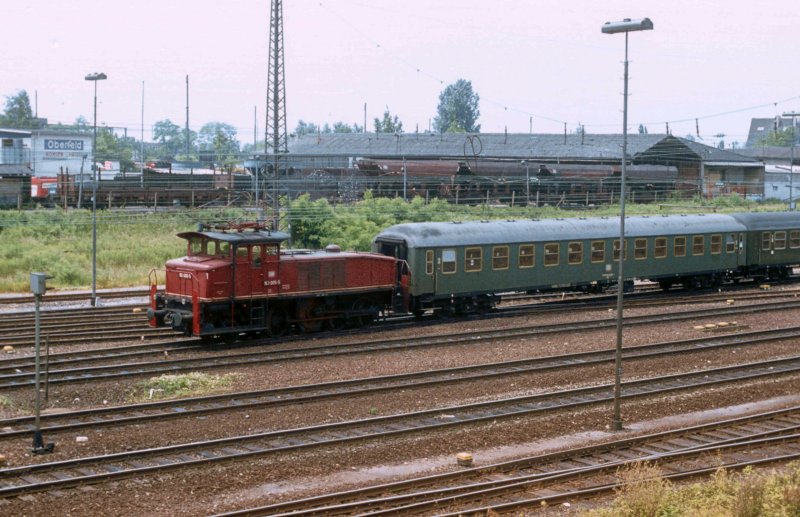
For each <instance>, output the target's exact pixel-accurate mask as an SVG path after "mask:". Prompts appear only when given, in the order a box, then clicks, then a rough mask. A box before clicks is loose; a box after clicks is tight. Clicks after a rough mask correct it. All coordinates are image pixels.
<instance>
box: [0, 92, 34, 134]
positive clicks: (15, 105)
mask: <svg viewBox="0 0 800 517" xmlns="http://www.w3.org/2000/svg"><path fill="white" fill-rule="evenodd" d="M0 124H1V125H3V126H7V127H12V128H19V129H31V128H35V127H37V126H38V122H37V120H36V119H35V118H34V117H33V111H32V110H31V99H30V98H29V97H28V92H26V91H25V90H20V91H18V92H17V94H16V95H7V96H6V109H5V111H4V112H3V114H2V116H0Z"/></svg>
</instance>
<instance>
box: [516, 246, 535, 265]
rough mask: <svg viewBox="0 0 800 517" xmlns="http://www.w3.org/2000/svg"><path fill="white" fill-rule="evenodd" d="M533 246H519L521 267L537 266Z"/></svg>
mask: <svg viewBox="0 0 800 517" xmlns="http://www.w3.org/2000/svg"><path fill="white" fill-rule="evenodd" d="M534 249H535V248H534V247H533V244H520V245H519V267H521V268H523V267H533V266H534V265H535V264H536V255H535V254H534Z"/></svg>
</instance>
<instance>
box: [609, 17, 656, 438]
mask: <svg viewBox="0 0 800 517" xmlns="http://www.w3.org/2000/svg"><path fill="white" fill-rule="evenodd" d="M600 30H601V31H602V32H603V34H617V33H618V32H624V33H625V76H624V77H625V79H624V83H625V86H624V93H623V95H622V99H623V101H622V170H621V171H620V181H619V261H618V262H619V269H618V276H617V348H616V353H615V355H614V420H613V421H612V429H613V430H614V431H621V430H622V416H621V413H620V402H619V401H620V398H621V395H622V385H621V380H620V379H621V377H622V309H623V304H622V299H623V293H624V291H625V276H624V275H623V262H625V172H626V167H627V165H626V163H627V161H628V33H629V32H634V31H646V30H653V22H652V21H650V18H642V19H641V20H631V19H630V18H625V19H624V20H622V21H621V22H606V23H605V24H604V25H603V27H602V28H601V29H600ZM612 253H613V250H612ZM612 259H613V254H612Z"/></svg>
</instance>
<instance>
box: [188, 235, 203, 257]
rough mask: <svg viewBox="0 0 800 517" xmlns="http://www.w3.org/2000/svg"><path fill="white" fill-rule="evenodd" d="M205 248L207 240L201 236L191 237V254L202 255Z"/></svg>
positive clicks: (191, 255)
mask: <svg viewBox="0 0 800 517" xmlns="http://www.w3.org/2000/svg"><path fill="white" fill-rule="evenodd" d="M204 250H205V240H204V239H201V238H200V237H192V238H191V239H189V256H190V257H193V256H195V255H202V254H203V251H204Z"/></svg>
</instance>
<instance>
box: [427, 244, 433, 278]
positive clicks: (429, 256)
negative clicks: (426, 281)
mask: <svg viewBox="0 0 800 517" xmlns="http://www.w3.org/2000/svg"><path fill="white" fill-rule="evenodd" d="M425 274H426V275H433V250H428V251H426V252H425Z"/></svg>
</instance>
